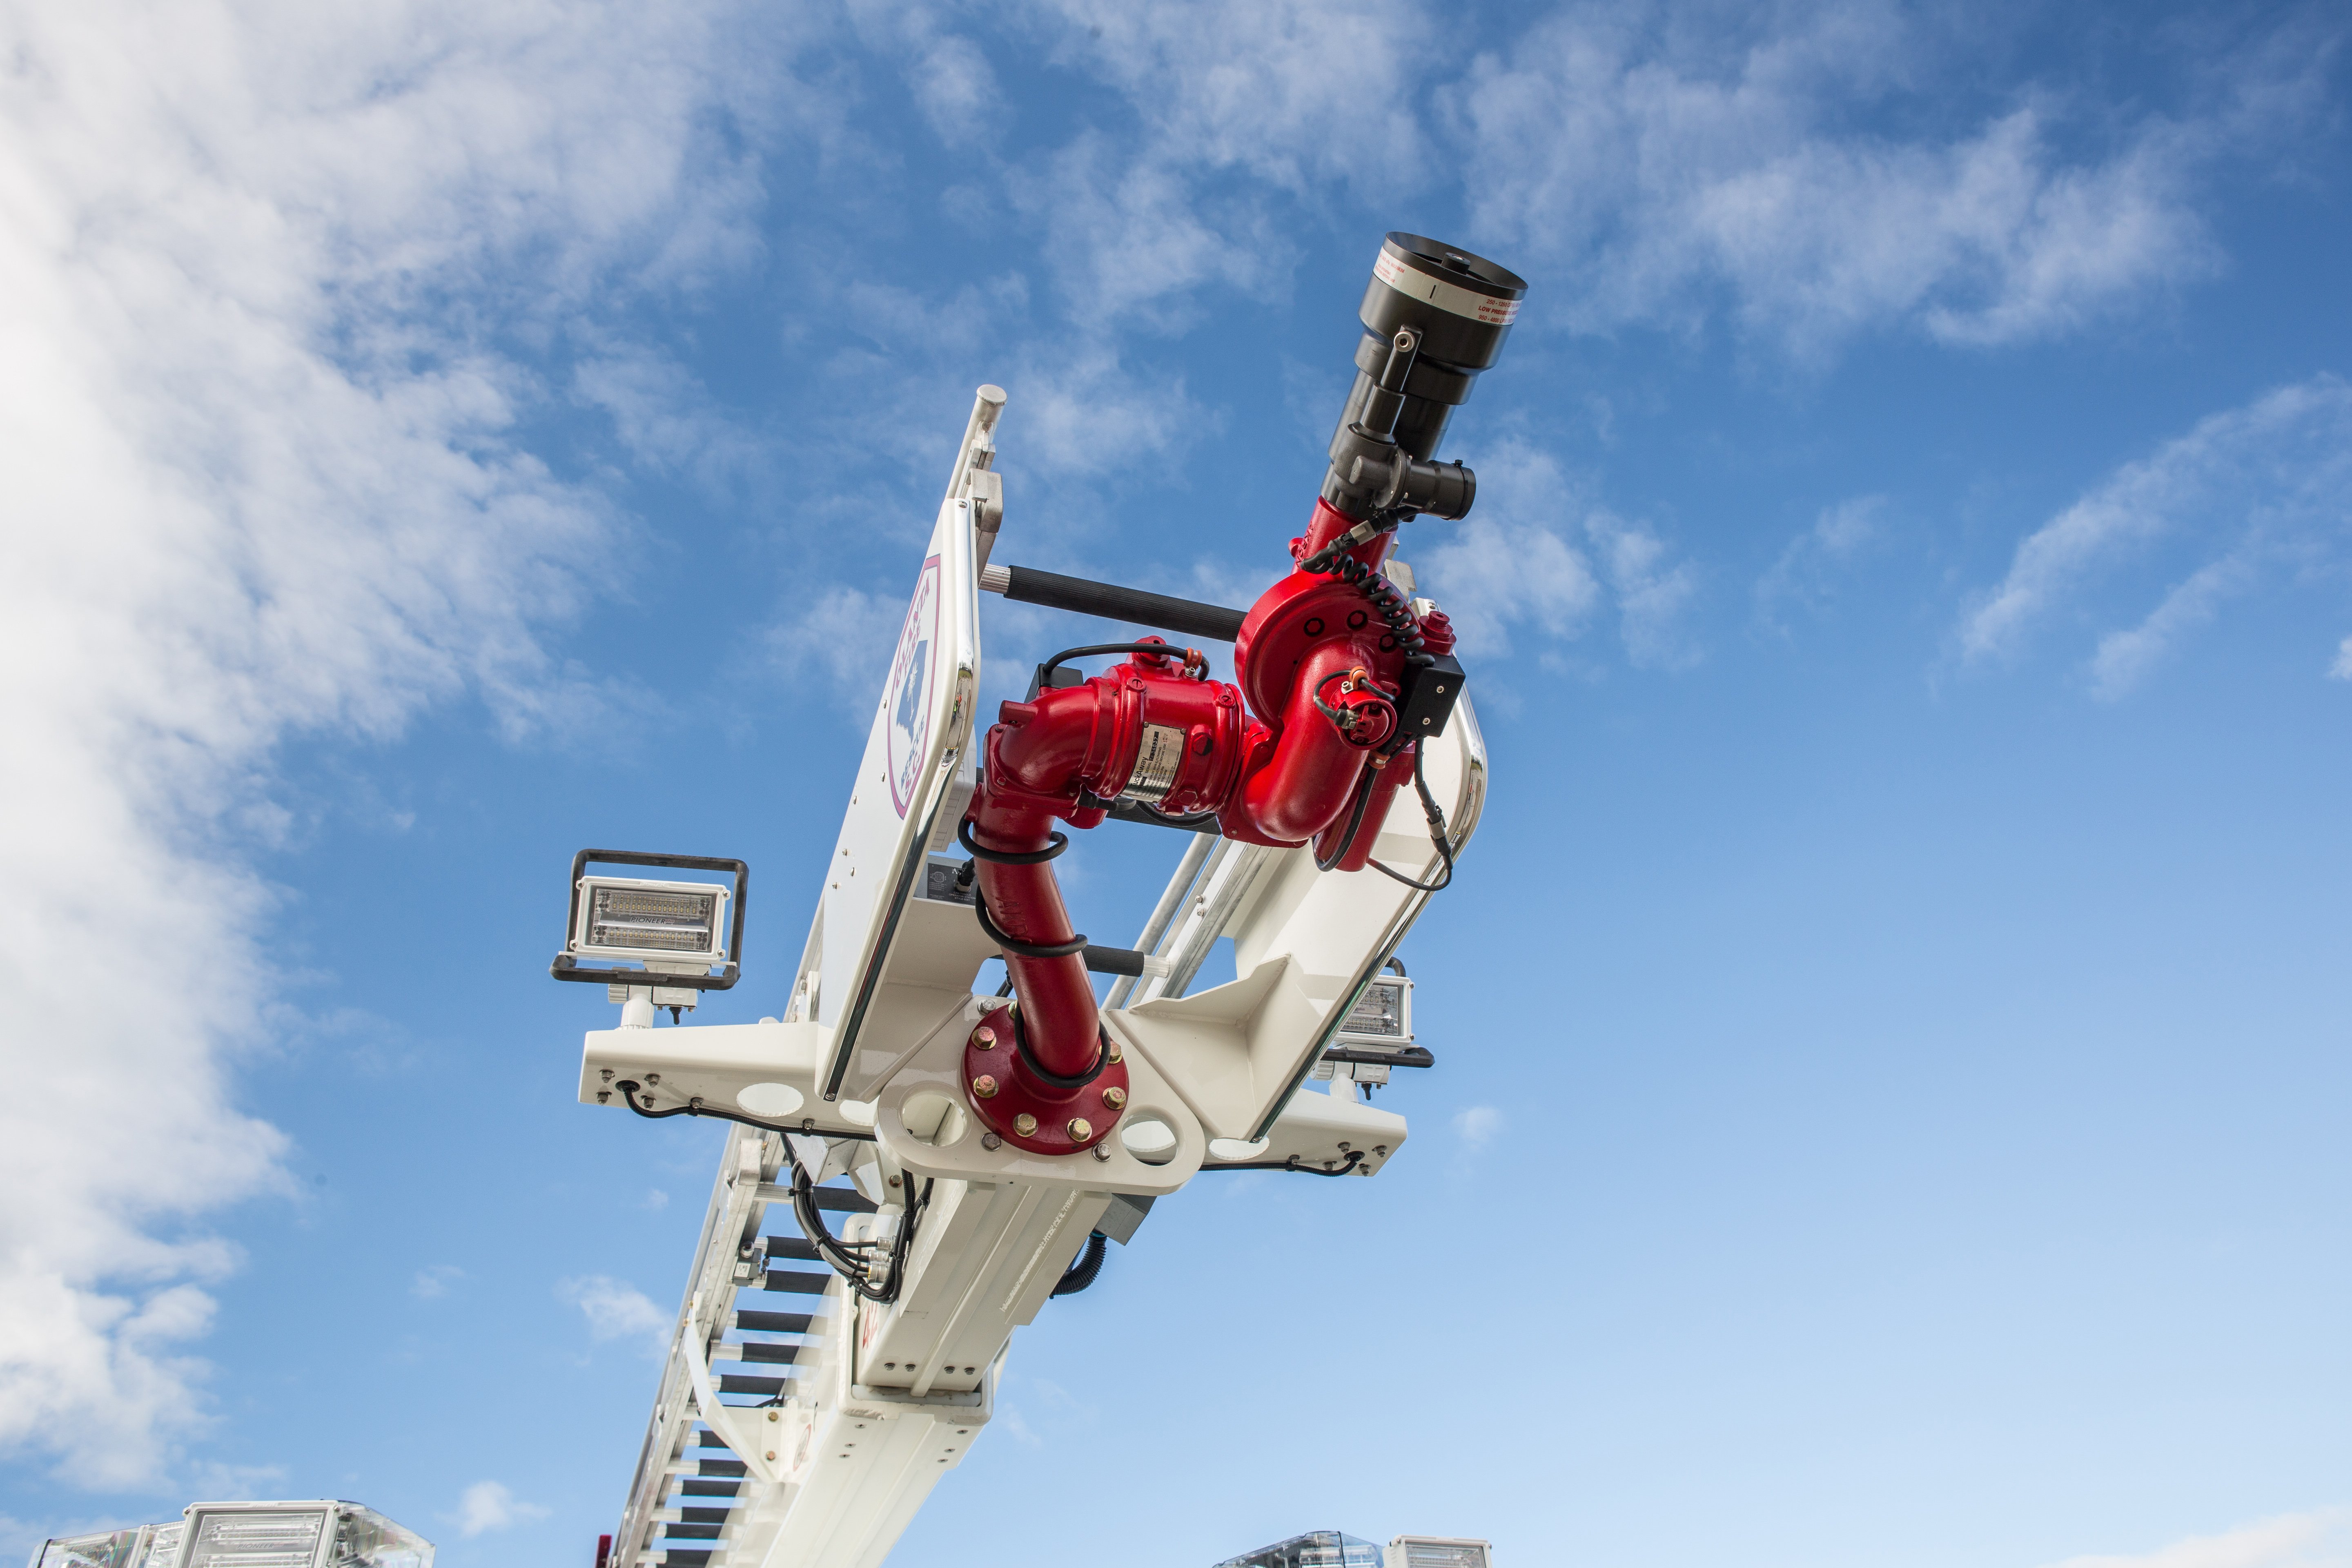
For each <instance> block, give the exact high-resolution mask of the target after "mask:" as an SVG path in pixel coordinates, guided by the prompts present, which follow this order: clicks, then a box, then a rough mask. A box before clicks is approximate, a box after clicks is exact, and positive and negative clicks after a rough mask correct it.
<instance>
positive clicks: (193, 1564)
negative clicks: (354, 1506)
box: [188, 1509, 327, 1568]
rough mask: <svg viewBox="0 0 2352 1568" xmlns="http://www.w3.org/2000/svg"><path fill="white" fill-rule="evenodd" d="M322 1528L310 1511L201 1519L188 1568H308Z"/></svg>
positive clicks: (322, 1517) (320, 1516)
mask: <svg viewBox="0 0 2352 1568" xmlns="http://www.w3.org/2000/svg"><path fill="white" fill-rule="evenodd" d="M326 1528H327V1516H326V1514H325V1512H324V1511H322V1510H316V1509H306V1510H302V1511H301V1512H299V1513H292V1512H289V1513H242V1512H240V1513H214V1514H202V1515H199V1518H198V1523H197V1525H196V1544H195V1549H194V1551H193V1552H190V1553H189V1554H188V1568H310V1564H311V1563H313V1562H314V1561H316V1560H317V1558H318V1555H319V1537H320V1535H321V1534H322V1533H324V1532H325V1531H326Z"/></svg>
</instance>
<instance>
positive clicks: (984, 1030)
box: [971, 1024, 996, 1051]
mask: <svg viewBox="0 0 2352 1568" xmlns="http://www.w3.org/2000/svg"><path fill="white" fill-rule="evenodd" d="M971 1043H972V1044H973V1045H975V1046H978V1047H980V1048H981V1049H982V1050H983V1051H992V1050H994V1049H995V1048H996V1031H995V1030H993V1029H992V1028H990V1027H989V1026H987V1025H985V1024H982V1026H980V1027H979V1028H977V1029H974V1030H973V1031H972V1032H971Z"/></svg>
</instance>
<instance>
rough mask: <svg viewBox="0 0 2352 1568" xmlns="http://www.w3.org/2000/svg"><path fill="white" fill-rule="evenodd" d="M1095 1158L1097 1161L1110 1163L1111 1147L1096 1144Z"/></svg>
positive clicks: (1105, 1144) (1106, 1144) (1104, 1144)
mask: <svg viewBox="0 0 2352 1568" xmlns="http://www.w3.org/2000/svg"><path fill="white" fill-rule="evenodd" d="M1094 1156H1095V1158H1096V1159H1097V1160H1101V1161H1105V1162H1108V1160H1109V1159H1110V1145H1109V1144H1108V1143H1097V1144H1096V1145H1095V1147H1094Z"/></svg>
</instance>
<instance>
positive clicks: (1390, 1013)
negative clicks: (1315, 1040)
mask: <svg viewBox="0 0 2352 1568" xmlns="http://www.w3.org/2000/svg"><path fill="white" fill-rule="evenodd" d="M1331 1043H1332V1044H1333V1045H1337V1046H1371V1047H1382V1046H1385V1047H1403V1046H1409V1045H1411V1044H1412V981H1411V980H1409V979H1407V978H1406V977H1405V976H1403V975H1402V974H1376V975H1374V976H1373V977H1372V983H1371V984H1369V985H1367V986H1365V987H1364V994H1362V995H1361V996H1359V997H1357V998H1356V1005H1354V1006H1352V1007H1350V1008H1349V1009H1348V1016H1346V1017H1345V1018H1342V1019H1340V1020H1339V1030H1338V1032H1337V1033H1335V1034H1334V1035H1333V1036H1332V1037H1331Z"/></svg>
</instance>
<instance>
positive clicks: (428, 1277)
mask: <svg viewBox="0 0 2352 1568" xmlns="http://www.w3.org/2000/svg"><path fill="white" fill-rule="evenodd" d="M465 1277H466V1271H465V1270H464V1269H462V1268H458V1267H457V1265H456V1264H454V1263H436V1264H434V1265H433V1266H432V1267H431V1268H420V1269H418V1270H417V1271H416V1277H415V1279H411V1280H410V1281H409V1282H408V1293H409V1294H410V1295H412V1296H414V1297H415V1298H416V1299H417V1300H420V1301H437V1300H440V1299H441V1298H442V1297H444V1296H446V1295H447V1294H448V1293H449V1287H450V1285H451V1283H452V1282H454V1281H456V1280H459V1279H464V1278H465Z"/></svg>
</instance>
